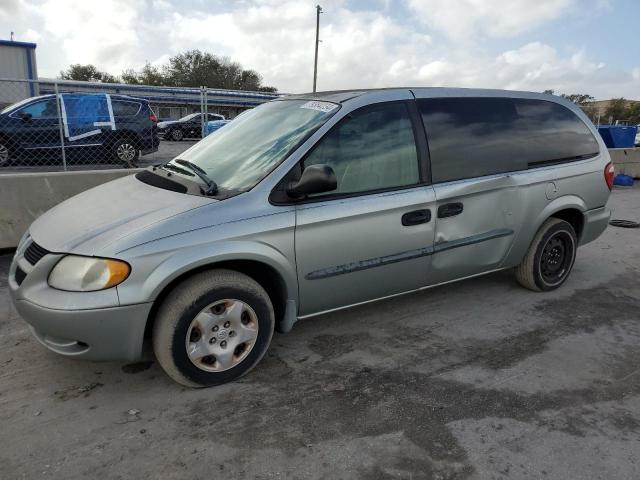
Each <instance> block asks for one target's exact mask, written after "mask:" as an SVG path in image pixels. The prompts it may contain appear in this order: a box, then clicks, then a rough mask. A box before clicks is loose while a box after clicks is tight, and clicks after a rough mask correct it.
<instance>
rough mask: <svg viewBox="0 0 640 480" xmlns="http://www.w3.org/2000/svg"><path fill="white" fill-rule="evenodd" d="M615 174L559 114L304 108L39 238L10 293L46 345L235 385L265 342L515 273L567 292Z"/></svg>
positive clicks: (124, 191)
mask: <svg viewBox="0 0 640 480" xmlns="http://www.w3.org/2000/svg"><path fill="white" fill-rule="evenodd" d="M612 181H613V167H612V165H611V163H610V161H609V154H608V152H607V149H606V148H605V146H604V145H603V143H602V140H601V139H600V137H599V135H598V134H597V132H596V130H595V129H594V127H593V125H592V124H591V123H590V122H589V120H588V119H587V117H586V116H585V115H584V114H583V113H582V112H581V110H580V109H579V108H578V107H576V106H575V105H574V104H572V103H570V102H568V101H566V100H564V99H562V98H558V97H554V96H550V95H544V94H537V93H524V92H506V91H497V90H467V89H441V88H416V89H387V90H369V91H365V90H362V91H340V92H327V93H318V94H308V95H293V96H289V97H286V98H281V99H277V100H275V101H271V102H268V103H265V104H263V105H261V106H259V107H257V108H255V109H253V110H251V111H248V112H247V113H245V114H244V115H242V116H240V117H238V118H237V119H236V120H234V121H233V122H231V123H230V124H229V125H227V126H225V127H224V128H223V129H221V130H220V131H219V132H217V133H216V134H215V135H211V136H209V137H207V138H205V139H204V140H202V141H200V142H198V143H197V144H195V145H194V146H192V147H191V148H190V149H188V150H187V151H185V152H183V153H181V154H180V155H179V156H178V157H176V158H175V159H173V160H171V161H170V162H168V163H167V164H165V165H161V166H155V167H150V168H148V169H146V170H143V171H141V172H139V173H137V174H135V175H131V176H128V177H125V178H121V179H119V180H115V181H112V182H109V183H107V184H104V185H101V186H99V187H96V188H94V189H91V190H89V191H86V192H84V193H81V194H80V195H77V196H76V197H73V198H71V199H69V200H67V201H65V202H63V203H61V204H60V205H58V206H56V207H55V208H53V209H51V210H50V211H49V212H47V213H46V214H44V215H42V216H41V217H40V218H38V219H37V220H36V221H35V222H34V223H33V224H32V226H31V227H30V228H29V231H28V232H27V233H26V234H25V235H24V238H23V239H22V240H21V242H20V244H19V246H18V248H17V251H16V254H15V258H14V260H13V263H12V265H11V269H10V273H9V287H10V291H11V296H12V299H13V303H14V305H15V307H16V309H17V311H18V312H19V314H20V315H21V316H22V317H23V318H24V320H25V321H26V322H28V323H29V325H30V326H31V329H32V331H33V334H34V336H35V338H36V339H37V340H38V341H39V342H40V343H42V344H43V345H44V346H45V347H47V348H49V349H50V350H53V351H54V352H57V353H59V354H62V355H67V356H69V357H78V358H87V359H94V360H129V361H132V360H135V359H137V358H139V357H140V354H141V350H142V345H143V341H144V339H145V338H150V339H151V342H152V344H153V348H154V351H155V355H156V357H157V359H158V361H159V363H160V365H161V366H162V367H163V368H164V370H165V371H166V373H167V374H168V375H169V376H170V377H171V378H173V379H174V380H176V381H177V382H179V383H181V384H183V385H188V386H207V385H216V384H220V383H224V382H227V381H230V380H233V379H236V378H238V377H239V376H241V375H243V374H245V373H246V372H248V371H249V370H250V369H251V368H252V367H254V366H255V365H256V364H257V363H258V362H259V361H260V359H261V358H262V356H263V355H264V354H265V351H266V350H267V347H268V346H269V343H270V341H271V337H272V334H273V331H274V329H278V330H279V331H283V332H286V331H288V330H290V329H291V327H292V326H293V324H294V323H295V322H296V320H298V319H301V318H307V317H311V316H316V315H320V314H322V313H324V312H328V311H332V310H337V309H341V308H346V307H350V306H354V305H358V304H362V303H365V302H371V301H374V300H379V299H383V298H386V297H390V296H394V295H399V294H402V293H406V292H411V291H415V290H420V289H425V288H430V287H433V286H436V285H440V284H444V283H447V282H452V281H455V280H461V279H465V278H470V277H474V276H477V275H482V274H486V273H489V272H495V271H497V270H503V269H513V270H514V272H515V277H516V279H517V281H518V282H519V283H520V284H522V285H523V286H524V287H526V288H528V289H531V290H535V291H548V290H553V289H555V288H558V287H559V286H560V285H562V283H563V282H565V281H566V279H567V277H568V276H569V273H570V272H571V268H572V266H573V263H574V260H575V256H576V249H577V247H578V246H579V245H584V244H586V243H588V242H590V241H592V240H594V239H595V238H596V237H598V236H599V235H600V234H601V233H602V232H603V231H604V230H605V228H606V226H607V224H608V220H609V210H608V209H607V207H606V206H605V205H606V203H607V199H608V197H609V194H610V190H611V186H612Z"/></svg>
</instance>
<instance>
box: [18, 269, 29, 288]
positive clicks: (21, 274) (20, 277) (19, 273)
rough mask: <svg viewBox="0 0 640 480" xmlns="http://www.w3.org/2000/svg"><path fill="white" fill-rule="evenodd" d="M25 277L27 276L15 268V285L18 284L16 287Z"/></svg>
mask: <svg viewBox="0 0 640 480" xmlns="http://www.w3.org/2000/svg"><path fill="white" fill-rule="evenodd" d="M26 276H27V274H26V273H24V272H23V271H22V269H21V268H20V267H17V268H16V283H17V284H18V286H20V285H21V284H22V282H23V281H24V277H26Z"/></svg>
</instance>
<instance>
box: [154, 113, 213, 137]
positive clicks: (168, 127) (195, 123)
mask: <svg viewBox="0 0 640 480" xmlns="http://www.w3.org/2000/svg"><path fill="white" fill-rule="evenodd" d="M206 115H207V118H206V121H205V122H204V123H205V124H206V123H207V122H210V121H212V120H225V118H224V117H223V116H222V115H218V114H217V113H207V114H206ZM158 130H159V133H160V136H161V137H162V138H164V139H166V140H173V141H175V142H179V141H180V140H182V139H183V138H201V137H202V113H191V114H189V115H187V116H186V117H182V118H181V119H180V120H169V121H167V122H160V123H158Z"/></svg>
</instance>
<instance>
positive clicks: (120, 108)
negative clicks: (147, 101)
mask: <svg viewBox="0 0 640 480" xmlns="http://www.w3.org/2000/svg"><path fill="white" fill-rule="evenodd" d="M111 105H112V107H113V115H114V116H116V117H133V116H135V115H137V114H138V112H139V111H140V104H139V103H137V102H128V101H124V100H113V101H112V102H111Z"/></svg>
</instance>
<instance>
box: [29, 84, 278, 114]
mask: <svg viewBox="0 0 640 480" xmlns="http://www.w3.org/2000/svg"><path fill="white" fill-rule="evenodd" d="M38 84H39V90H40V93H41V94H46V93H54V92H55V85H56V84H57V86H58V92H59V93H63V92H94V93H98V92H100V93H117V94H120V95H130V96H132V97H138V98H143V99H146V100H148V101H149V103H150V105H151V107H152V108H153V109H154V111H155V112H156V114H157V115H158V117H160V118H161V119H166V118H180V117H182V116H184V115H187V114H189V113H192V112H199V111H201V110H203V107H204V105H205V104H206V110H207V111H208V112H209V113H219V114H222V115H224V116H225V117H226V118H233V117H235V116H236V115H238V114H239V113H241V112H242V111H244V110H247V109H248V108H253V107H255V106H257V105H260V104H261V103H264V102H268V101H269V100H273V99H274V98H278V97H280V96H282V95H280V94H275V93H264V92H249V91H243V90H221V89H211V88H206V89H205V88H189V87H155V86H150V85H130V84H126V83H100V82H80V81H73V80H57V79H56V80H53V79H40V80H39V82H38Z"/></svg>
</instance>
